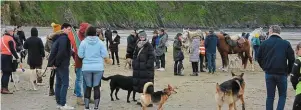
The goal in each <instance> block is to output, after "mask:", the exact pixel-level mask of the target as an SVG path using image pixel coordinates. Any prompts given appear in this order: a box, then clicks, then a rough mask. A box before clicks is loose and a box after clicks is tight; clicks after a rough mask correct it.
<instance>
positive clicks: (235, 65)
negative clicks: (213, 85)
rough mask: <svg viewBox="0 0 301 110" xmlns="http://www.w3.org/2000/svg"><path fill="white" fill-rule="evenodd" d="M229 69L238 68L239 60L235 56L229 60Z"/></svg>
mask: <svg viewBox="0 0 301 110" xmlns="http://www.w3.org/2000/svg"><path fill="white" fill-rule="evenodd" d="M229 59H230V61H229V68H233V69H236V68H239V61H240V60H241V59H240V58H239V57H238V56H235V57H234V58H229Z"/></svg>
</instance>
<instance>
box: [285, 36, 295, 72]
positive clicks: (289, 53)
mask: <svg viewBox="0 0 301 110" xmlns="http://www.w3.org/2000/svg"><path fill="white" fill-rule="evenodd" d="M288 43H289V42H288ZM287 59H288V73H287V74H290V73H291V72H292V67H293V65H294V61H295V54H294V50H293V48H292V47H291V45H290V43H289V46H288V49H287Z"/></svg>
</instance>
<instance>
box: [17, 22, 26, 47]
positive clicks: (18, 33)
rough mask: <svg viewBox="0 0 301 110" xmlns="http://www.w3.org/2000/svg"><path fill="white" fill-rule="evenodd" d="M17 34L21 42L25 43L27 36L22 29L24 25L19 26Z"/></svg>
mask: <svg viewBox="0 0 301 110" xmlns="http://www.w3.org/2000/svg"><path fill="white" fill-rule="evenodd" d="M17 35H18V36H19V39H20V41H21V44H22V45H23V42H25V41H26V37H25V34H24V31H23V29H22V26H17Z"/></svg>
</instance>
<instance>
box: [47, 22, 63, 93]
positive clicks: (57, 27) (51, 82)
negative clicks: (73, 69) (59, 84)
mask: <svg viewBox="0 0 301 110" xmlns="http://www.w3.org/2000/svg"><path fill="white" fill-rule="evenodd" d="M51 27H52V29H53V33H51V34H49V35H48V36H47V37H46V43H45V51H46V52H48V53H49V55H50V51H51V47H52V44H53V41H52V38H53V37H54V36H57V35H60V34H63V33H64V32H63V31H62V30H61V25H60V24H55V23H51ZM49 55H47V60H48V62H49ZM54 77H55V70H51V74H50V77H49V96H53V95H54V89H53V85H54Z"/></svg>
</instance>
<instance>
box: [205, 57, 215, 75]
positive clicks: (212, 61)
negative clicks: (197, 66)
mask: <svg viewBox="0 0 301 110" xmlns="http://www.w3.org/2000/svg"><path fill="white" fill-rule="evenodd" d="M206 57H207V60H208V70H209V72H210V73H211V72H215V69H216V65H215V59H216V54H215V53H206Z"/></svg>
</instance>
